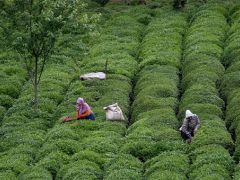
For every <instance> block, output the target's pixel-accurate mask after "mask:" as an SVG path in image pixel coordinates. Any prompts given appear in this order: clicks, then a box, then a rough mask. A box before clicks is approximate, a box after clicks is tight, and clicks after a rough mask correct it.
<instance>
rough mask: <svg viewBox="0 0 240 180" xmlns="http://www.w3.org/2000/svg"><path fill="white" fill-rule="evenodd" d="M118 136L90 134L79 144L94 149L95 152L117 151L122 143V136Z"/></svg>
mask: <svg viewBox="0 0 240 180" xmlns="http://www.w3.org/2000/svg"><path fill="white" fill-rule="evenodd" d="M119 137H120V135H119ZM119 137H118V136H115V137H111V136H109V137H101V136H99V137H98V136H92V137H91V136H90V137H88V138H85V139H84V140H83V141H82V143H81V144H80V145H81V147H82V148H84V149H88V150H91V151H95V152H97V153H103V154H107V153H118V152H119V148H120V146H121V145H122V139H121V138H122V137H121V138H119Z"/></svg>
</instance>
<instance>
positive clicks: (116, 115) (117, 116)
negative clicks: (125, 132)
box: [103, 103, 125, 121]
mask: <svg viewBox="0 0 240 180" xmlns="http://www.w3.org/2000/svg"><path fill="white" fill-rule="evenodd" d="M103 109H104V110H105V111H106V119H107V120H112V121H114V120H117V121H124V120H125V118H124V116H123V112H122V110H121V108H120V107H119V106H118V104H117V103H115V104H112V105H109V106H107V107H104V108H103Z"/></svg>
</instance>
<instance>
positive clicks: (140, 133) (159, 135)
mask: <svg viewBox="0 0 240 180" xmlns="http://www.w3.org/2000/svg"><path fill="white" fill-rule="evenodd" d="M147 138H149V140H152V141H156V142H158V141H161V140H166V141H174V140H180V136H179V132H178V131H176V130H174V129H172V128H167V127H165V126H162V127H159V129H154V128H153V127H149V128H147V127H145V126H142V127H141V126H139V127H137V128H135V129H134V130H132V131H131V129H130V133H128V135H127V140H128V139H147Z"/></svg>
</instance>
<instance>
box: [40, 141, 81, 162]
mask: <svg viewBox="0 0 240 180" xmlns="http://www.w3.org/2000/svg"><path fill="white" fill-rule="evenodd" d="M82 149H83V147H81V145H80V144H79V142H78V141H76V140H71V139H68V140H61V139H57V140H53V141H48V142H46V143H44V144H43V146H42V147H41V149H40V150H39V152H38V153H37V159H42V158H43V157H46V155H47V154H49V153H51V152H56V151H60V152H62V153H65V154H67V155H73V154H75V153H76V152H79V151H80V150H82Z"/></svg>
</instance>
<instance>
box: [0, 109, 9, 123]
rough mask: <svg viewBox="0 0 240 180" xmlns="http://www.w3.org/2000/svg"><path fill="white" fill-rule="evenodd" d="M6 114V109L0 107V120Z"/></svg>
mask: <svg viewBox="0 0 240 180" xmlns="http://www.w3.org/2000/svg"><path fill="white" fill-rule="evenodd" d="M6 112H7V110H6V108H5V107H3V106H0V120H2V119H3V116H4V114H5V113H6Z"/></svg>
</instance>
